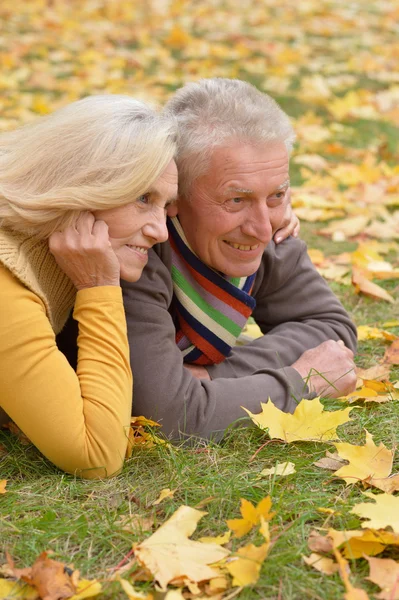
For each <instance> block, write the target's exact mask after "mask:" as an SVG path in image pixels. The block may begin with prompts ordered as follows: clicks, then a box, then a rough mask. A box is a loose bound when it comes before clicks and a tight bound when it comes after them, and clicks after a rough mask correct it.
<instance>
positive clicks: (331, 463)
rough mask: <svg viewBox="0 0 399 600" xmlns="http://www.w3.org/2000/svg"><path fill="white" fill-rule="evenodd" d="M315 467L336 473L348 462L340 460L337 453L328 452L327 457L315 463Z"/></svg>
mask: <svg viewBox="0 0 399 600" xmlns="http://www.w3.org/2000/svg"><path fill="white" fill-rule="evenodd" d="M313 464H314V466H315V467H320V468H321V469H328V470H329V471H336V470H337V469H339V468H340V467H343V466H344V465H347V464H348V461H347V460H344V459H343V458H340V457H339V455H338V453H337V452H329V451H328V450H327V451H326V456H325V457H324V458H320V459H319V460H317V461H316V462H314V463H313Z"/></svg>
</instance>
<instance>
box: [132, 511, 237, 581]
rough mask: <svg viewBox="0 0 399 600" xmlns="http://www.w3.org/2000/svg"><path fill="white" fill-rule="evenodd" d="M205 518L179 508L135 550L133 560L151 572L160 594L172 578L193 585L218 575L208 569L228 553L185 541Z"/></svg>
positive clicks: (211, 545)
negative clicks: (181, 579) (182, 578)
mask: <svg viewBox="0 0 399 600" xmlns="http://www.w3.org/2000/svg"><path fill="white" fill-rule="evenodd" d="M205 514H206V513H205V512H201V511H199V510H196V509H195V508H190V507H189V506H180V507H179V508H178V509H177V511H176V512H175V513H174V514H173V515H172V517H171V518H170V519H169V520H168V521H166V522H165V523H164V524H163V525H161V527H160V528H159V529H158V530H157V531H156V532H155V533H154V534H153V535H152V536H151V537H149V538H148V539H146V540H145V541H144V542H142V543H141V544H138V545H137V546H136V547H135V555H136V558H137V560H138V561H139V562H140V563H141V564H142V565H143V566H145V567H146V568H147V569H149V570H150V571H151V573H152V574H153V576H154V579H156V581H157V582H158V584H159V586H160V587H161V589H162V590H166V586H167V585H168V583H169V582H170V581H172V580H174V579H176V578H180V577H186V578H187V579H189V580H190V581H193V582H196V581H206V580H209V579H212V577H216V576H217V575H218V571H217V570H216V569H213V568H211V567H209V566H208V565H210V564H212V563H216V562H218V561H219V560H222V559H223V558H225V557H226V556H228V554H229V551H228V550H226V549H225V548H222V547H221V546H217V545H216V544H201V542H195V541H193V540H190V539H189V538H188V536H190V535H191V534H192V533H193V532H194V531H195V528H196V526H197V523H198V521H199V520H200V519H201V518H202V517H203V516H204V515H205Z"/></svg>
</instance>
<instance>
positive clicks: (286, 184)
mask: <svg viewBox="0 0 399 600" xmlns="http://www.w3.org/2000/svg"><path fill="white" fill-rule="evenodd" d="M289 185H290V180H289V178H288V179H286V180H285V181H284V182H283V183H282V184H280V185H279V186H278V187H277V188H276V192H278V191H279V190H282V189H284V188H287V187H289Z"/></svg>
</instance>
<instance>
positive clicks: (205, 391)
mask: <svg viewBox="0 0 399 600" xmlns="http://www.w3.org/2000/svg"><path fill="white" fill-rule="evenodd" d="M122 288H123V294H124V303H125V311H126V320H127V326H128V336H129V343H130V353H131V365H132V370H133V375H134V399H133V411H134V414H135V415H140V414H143V415H145V416H147V417H149V418H152V419H155V420H156V421H159V422H161V424H162V425H163V432H164V433H165V434H166V435H168V436H172V437H174V438H177V437H179V436H180V435H181V434H195V435H198V436H201V437H205V438H209V437H211V436H212V434H214V433H217V432H218V433H219V434H220V431H224V430H225V429H226V428H227V427H228V426H229V425H230V424H231V423H233V422H234V421H236V420H237V419H241V418H245V416H246V415H245V412H244V411H243V409H242V408H241V407H242V406H246V407H247V408H248V409H249V410H251V411H252V412H255V413H256V412H259V411H260V402H265V401H266V400H267V399H268V397H269V396H270V397H271V398H272V400H273V402H274V403H275V404H276V405H277V406H279V407H280V408H281V409H282V410H285V411H286V412H292V411H293V410H294V408H295V406H296V403H297V401H299V400H300V399H301V398H302V396H303V394H304V393H306V391H307V390H306V386H305V384H304V382H303V380H302V378H301V377H300V375H299V374H298V372H297V371H295V369H292V368H291V367H287V368H285V367H282V368H274V367H272V368H268V367H267V366H265V368H263V369H260V370H259V371H258V372H257V373H256V374H253V375H246V374H243V376H241V377H240V378H239V380H237V379H234V378H220V379H219V378H218V379H215V380H213V381H207V380H198V379H196V378H194V377H192V375H191V373H190V372H189V371H188V370H187V369H185V368H184V366H183V360H182V357H181V352H180V350H179V349H178V348H177V346H176V343H175V334H176V332H175V327H174V324H173V320H172V317H171V315H170V313H169V307H170V303H171V299H172V294H173V290H172V283H171V276H170V272H169V269H168V268H167V267H166V266H165V264H163V262H162V261H161V259H160V258H159V256H158V255H157V254H156V253H155V252H154V251H150V253H149V262H148V265H147V267H146V268H145V270H144V273H143V275H142V277H141V278H140V280H139V281H138V282H136V283H127V282H122Z"/></svg>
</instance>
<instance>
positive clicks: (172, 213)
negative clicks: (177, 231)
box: [166, 202, 177, 218]
mask: <svg viewBox="0 0 399 600" xmlns="http://www.w3.org/2000/svg"><path fill="white" fill-rule="evenodd" d="M166 214H167V215H168V217H170V218H173V217H176V215H177V202H173V204H169V206H168V207H167V209H166Z"/></svg>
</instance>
